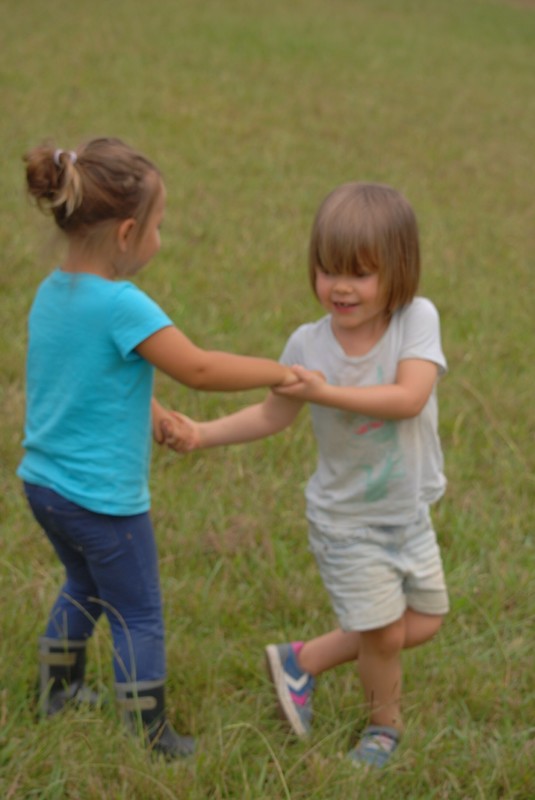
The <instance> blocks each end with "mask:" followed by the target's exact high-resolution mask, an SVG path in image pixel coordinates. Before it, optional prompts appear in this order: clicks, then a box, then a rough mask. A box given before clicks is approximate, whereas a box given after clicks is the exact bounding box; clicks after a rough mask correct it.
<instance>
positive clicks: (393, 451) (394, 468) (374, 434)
mask: <svg viewBox="0 0 535 800" xmlns="http://www.w3.org/2000/svg"><path fill="white" fill-rule="evenodd" d="M383 377H384V376H383V371H382V369H381V367H380V366H378V367H377V384H383V383H384V380H383ZM356 420H358V424H357V425H356V426H355V421H356ZM351 428H352V431H353V433H355V434H356V435H357V436H369V437H370V438H371V439H372V440H373V442H374V445H375V447H376V448H377V449H378V450H380V451H382V453H383V454H382V458H379V459H378V461H377V463H376V464H363V465H362V467H361V469H362V470H363V472H364V473H365V475H366V490H365V493H364V499H365V500H366V502H368V503H373V502H377V501H378V500H384V498H385V497H387V496H388V487H389V485H390V484H391V483H392V481H394V480H396V479H398V478H403V477H404V474H405V472H404V469H403V459H402V455H401V450H400V447H399V441H398V435H397V426H396V423H395V422H394V421H393V420H380V419H370V418H369V417H362V416H356V417H355V416H353V418H352V420H351ZM376 452H377V450H376Z"/></svg>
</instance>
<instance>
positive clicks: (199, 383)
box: [136, 326, 296, 391]
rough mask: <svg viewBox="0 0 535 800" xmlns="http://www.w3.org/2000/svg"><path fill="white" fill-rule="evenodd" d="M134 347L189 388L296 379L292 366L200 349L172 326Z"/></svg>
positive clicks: (240, 386)
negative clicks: (290, 367)
mask: <svg viewBox="0 0 535 800" xmlns="http://www.w3.org/2000/svg"><path fill="white" fill-rule="evenodd" d="M136 350H137V352H138V353H139V355H140V356H142V358H144V359H146V360H147V361H149V362H150V363H151V364H153V365H154V366H155V367H157V368H158V369H159V370H161V371H162V372H165V373H166V374H167V375H169V376H170V377H171V378H174V379H175V380H176V381H179V382H180V383H183V384H185V385H186V386H189V387H190V388H192V389H201V390H205V391H209V390H212V391H239V390H242V389H256V388H259V387H263V386H277V385H280V384H285V383H291V382H294V381H295V380H296V378H295V375H294V374H293V372H292V370H291V369H289V368H288V367H285V366H283V365H282V364H279V363H278V362H277V361H272V360H271V359H269V358H254V357H253V356H239V355H234V354H232V353H224V352H221V351H216V350H203V349H202V348H200V347H197V346H196V345H195V344H193V342H192V341H191V340H190V339H188V337H187V336H185V335H184V334H183V333H182V332H181V331H179V330H178V328H175V327H173V326H169V327H167V328H162V329H161V330H159V331H157V332H156V333H153V334H152V336H149V337H148V338H147V339H145V341H143V342H141V344H139V345H138V346H137V348H136Z"/></svg>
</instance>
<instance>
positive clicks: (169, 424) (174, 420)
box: [154, 365, 327, 453]
mask: <svg viewBox="0 0 535 800" xmlns="http://www.w3.org/2000/svg"><path fill="white" fill-rule="evenodd" d="M326 383H327V381H326V378H325V375H324V374H323V373H322V372H320V371H319V370H309V369H305V368H304V367H301V366H299V365H294V366H292V367H290V368H288V370H287V373H286V377H285V379H284V381H283V383H280V384H277V386H272V387H271V391H272V392H273V394H275V395H277V396H279V397H287V398H288V399H291V400H298V401H301V402H312V403H313V402H314V400H315V399H317V397H318V394H319V392H320V391H321V388H322V387H323V386H325V384H326ZM154 438H155V440H156V441H157V442H158V444H161V445H165V446H166V447H168V448H169V449H171V450H175V451H176V452H177V453H190V452H191V451H193V450H197V449H198V448H199V447H200V446H201V437H200V428H199V423H198V422H196V421H195V420H193V419H191V418H190V417H188V416H186V415H185V414H181V413H180V412H179V411H167V413H166V414H165V416H162V418H161V419H160V420H159V424H158V430H156V431H155V437H154Z"/></svg>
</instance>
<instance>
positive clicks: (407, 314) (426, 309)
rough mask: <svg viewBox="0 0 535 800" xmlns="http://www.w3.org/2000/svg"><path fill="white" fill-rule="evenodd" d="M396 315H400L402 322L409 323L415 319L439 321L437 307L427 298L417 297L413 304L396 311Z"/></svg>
mask: <svg viewBox="0 0 535 800" xmlns="http://www.w3.org/2000/svg"><path fill="white" fill-rule="evenodd" d="M396 315H399V318H400V319H401V320H409V321H412V320H414V319H417V320H421V321H425V320H426V319H427V320H436V321H438V319H439V315H438V311H437V309H436V306H435V305H434V303H432V302H431V300H429V299H428V298H427V297H415V298H414V300H413V301H412V303H409V304H408V305H406V306H403V308H400V309H399V310H398V311H396V314H395V315H394V316H396Z"/></svg>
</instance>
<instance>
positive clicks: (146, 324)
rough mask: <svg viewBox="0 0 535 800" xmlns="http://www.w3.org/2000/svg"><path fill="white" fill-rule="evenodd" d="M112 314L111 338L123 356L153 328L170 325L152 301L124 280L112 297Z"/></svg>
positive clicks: (151, 331) (155, 329) (147, 335)
mask: <svg viewBox="0 0 535 800" xmlns="http://www.w3.org/2000/svg"><path fill="white" fill-rule="evenodd" d="M112 317H113V318H112V337H113V340H114V342H115V344H116V346H117V348H118V350H119V352H120V353H121V355H122V357H123V358H127V357H128V356H129V355H130V353H131V352H132V351H133V350H134V349H135V348H136V347H137V346H138V345H139V344H140V343H141V342H142V341H144V340H145V339H147V338H148V337H149V336H152V334H153V333H156V331H159V330H161V329H162V328H166V327H168V326H169V325H173V322H172V321H171V319H170V318H169V317H168V316H167V314H166V313H165V312H164V311H163V310H162V309H161V308H160V306H159V305H158V304H157V303H156V302H155V301H154V300H152V299H151V298H150V297H149V296H148V295H146V294H145V293H144V292H142V291H141V289H138V287H137V286H135V285H134V284H133V283H128V282H125V283H124V284H123V285H122V290H121V291H120V292H119V293H118V294H117V296H116V297H115V299H114V305H113V310H112Z"/></svg>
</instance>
